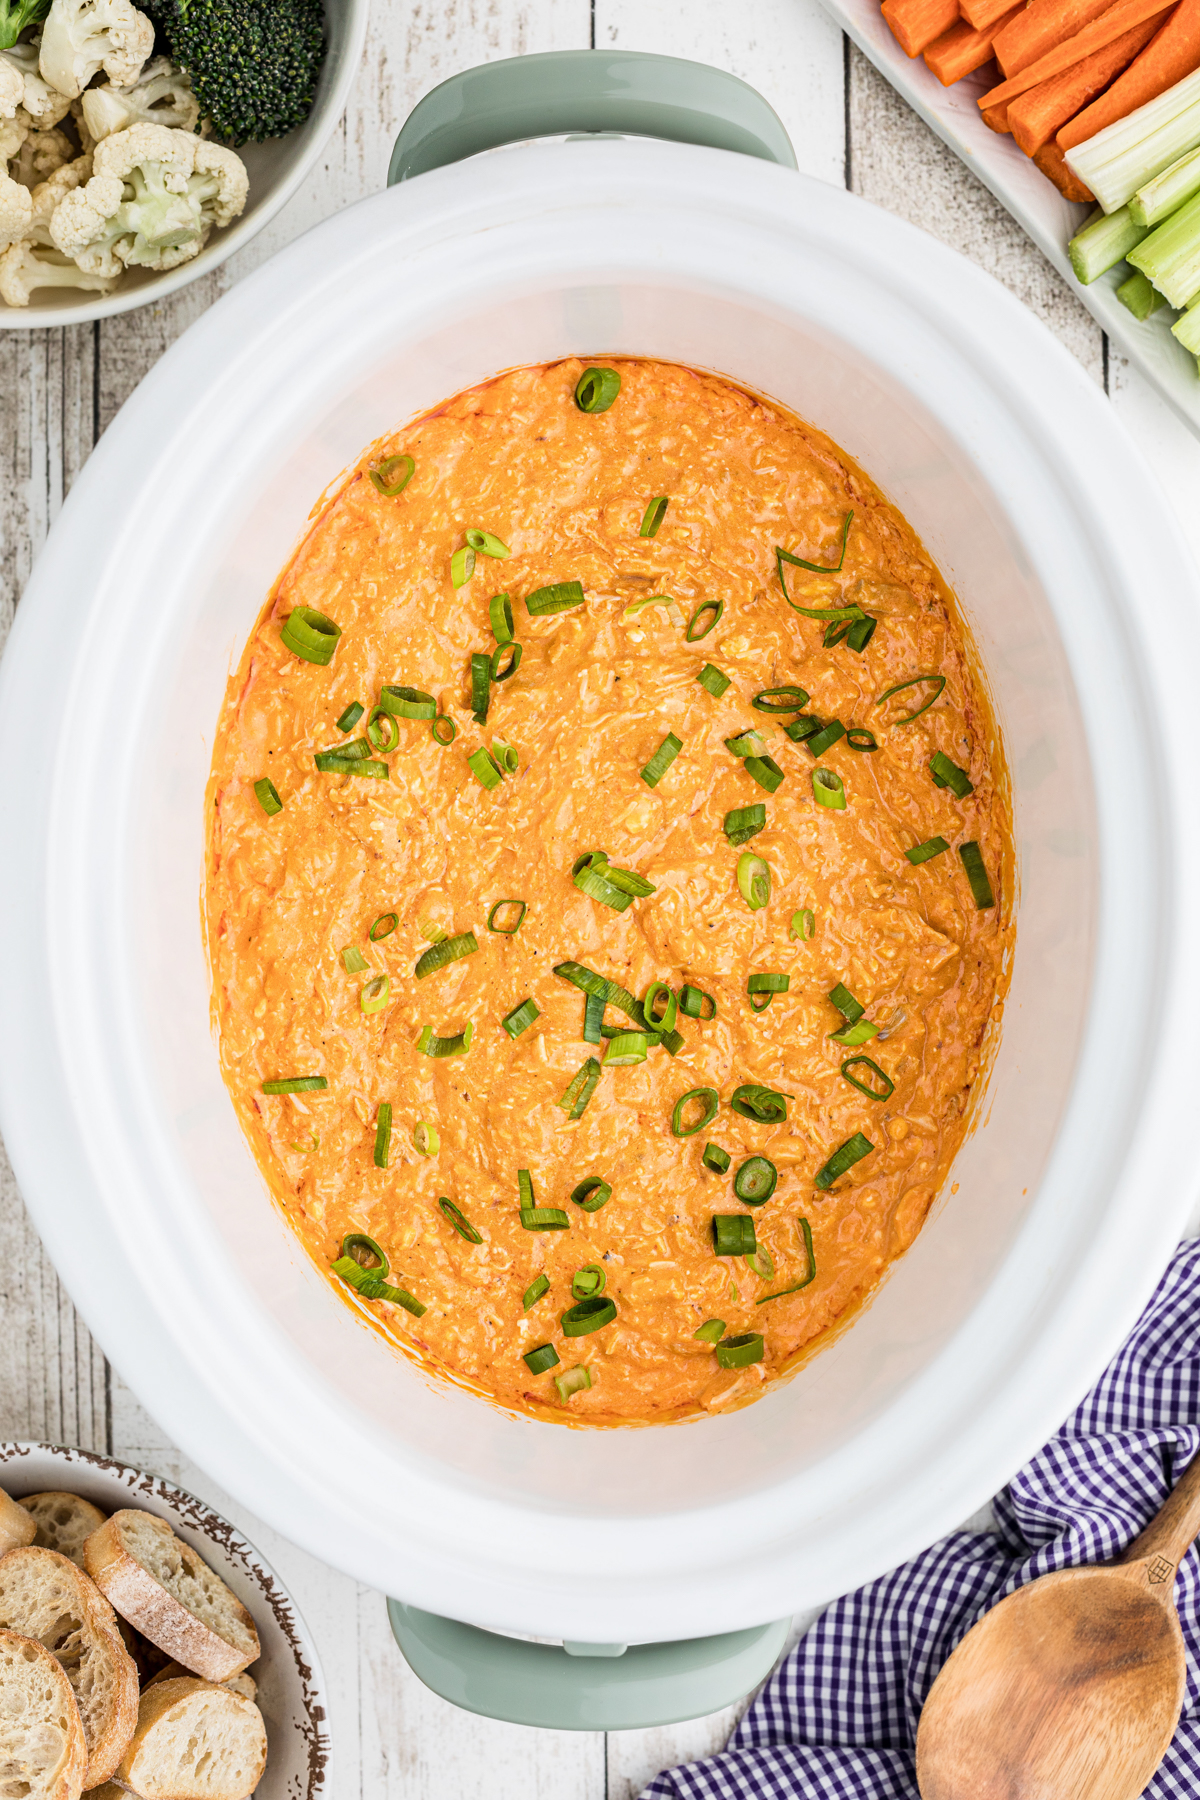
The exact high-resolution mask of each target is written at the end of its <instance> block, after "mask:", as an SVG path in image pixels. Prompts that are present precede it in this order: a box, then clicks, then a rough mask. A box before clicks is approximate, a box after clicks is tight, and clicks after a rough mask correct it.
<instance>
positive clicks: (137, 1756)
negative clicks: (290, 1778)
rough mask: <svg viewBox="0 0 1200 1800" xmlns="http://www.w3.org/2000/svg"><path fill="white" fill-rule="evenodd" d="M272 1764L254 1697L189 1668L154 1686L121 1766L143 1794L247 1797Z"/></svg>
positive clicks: (219, 1799)
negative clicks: (202, 1677)
mask: <svg viewBox="0 0 1200 1800" xmlns="http://www.w3.org/2000/svg"><path fill="white" fill-rule="evenodd" d="M266 1766H267V1732H266V1727H265V1726H264V1724H263V1721H262V1714H261V1713H260V1712H259V1710H258V1708H257V1706H255V1705H254V1703H253V1701H250V1700H244V1699H243V1698H242V1696H241V1695H240V1694H233V1693H230V1691H229V1689H228V1688H226V1687H221V1686H219V1685H218V1684H216V1683H215V1682H211V1681H199V1680H197V1679H196V1678H195V1676H191V1675H185V1676H183V1677H182V1678H181V1679H178V1680H175V1681H158V1682H155V1683H154V1684H153V1686H151V1687H148V1688H147V1689H146V1691H145V1693H144V1694H143V1695H142V1699H141V1704H140V1705H139V1707H138V1722H137V1729H136V1731H135V1732H134V1734H133V1737H132V1739H131V1740H130V1743H129V1747H128V1749H127V1750H126V1752H125V1755H124V1758H123V1759H122V1762H121V1767H120V1769H119V1770H118V1771H117V1778H118V1780H119V1781H122V1782H124V1784H125V1785H126V1786H127V1787H129V1788H131V1789H132V1791H133V1792H134V1793H135V1794H137V1795H139V1796H140V1797H141V1800H246V1797H247V1795H249V1794H252V1793H253V1792H254V1790H255V1788H256V1787H257V1786H258V1783H259V1781H260V1779H261V1777H262V1772H263V1770H264V1769H265V1768H266Z"/></svg>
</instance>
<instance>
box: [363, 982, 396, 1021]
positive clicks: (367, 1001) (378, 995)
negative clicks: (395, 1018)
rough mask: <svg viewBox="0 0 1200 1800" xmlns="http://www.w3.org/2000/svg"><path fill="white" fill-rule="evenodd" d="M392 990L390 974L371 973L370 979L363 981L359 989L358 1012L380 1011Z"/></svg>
mask: <svg viewBox="0 0 1200 1800" xmlns="http://www.w3.org/2000/svg"><path fill="white" fill-rule="evenodd" d="M391 991H392V978H391V976H390V975H373V976H372V977H371V979H370V981H367V982H364V983H363V985H362V987H361V988H360V989H359V995H358V1006H359V1011H360V1012H365V1013H377V1012H382V1011H383V1009H384V1007H385V1006H386V1005H387V1003H388V999H389V996H390V995H391Z"/></svg>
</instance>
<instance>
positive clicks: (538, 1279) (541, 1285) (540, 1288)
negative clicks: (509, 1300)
mask: <svg viewBox="0 0 1200 1800" xmlns="http://www.w3.org/2000/svg"><path fill="white" fill-rule="evenodd" d="M549 1292H550V1277H549V1276H548V1275H535V1276H534V1278H533V1280H532V1281H531V1282H530V1284H529V1286H528V1287H527V1288H526V1289H525V1292H524V1293H523V1294H522V1296H521V1305H522V1307H523V1309H524V1310H525V1311H526V1312H528V1311H529V1309H530V1307H531V1306H533V1305H534V1304H535V1303H536V1302H537V1301H538V1300H540V1299H541V1297H542V1295H543V1294H548V1293H549Z"/></svg>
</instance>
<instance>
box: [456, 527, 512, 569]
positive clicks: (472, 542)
mask: <svg viewBox="0 0 1200 1800" xmlns="http://www.w3.org/2000/svg"><path fill="white" fill-rule="evenodd" d="M466 539H467V543H468V544H469V546H470V548H471V549H472V550H474V551H475V552H476V553H477V555H479V556H492V557H495V558H496V560H497V561H503V559H504V558H505V557H506V556H511V555H512V551H511V550H510V549H509V547H508V545H507V544H502V543H501V542H500V539H499V538H498V537H494V536H493V534H492V533H491V532H490V531H480V530H479V528H478V527H477V526H472V527H471V528H470V529H469V530H468V531H467V533H466Z"/></svg>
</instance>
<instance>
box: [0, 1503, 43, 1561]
mask: <svg viewBox="0 0 1200 1800" xmlns="http://www.w3.org/2000/svg"><path fill="white" fill-rule="evenodd" d="M36 1531H37V1522H36V1520H34V1519H32V1518H31V1517H30V1515H29V1514H28V1513H27V1512H26V1511H25V1508H24V1507H23V1506H22V1505H21V1503H20V1502H19V1501H18V1500H13V1499H12V1498H11V1497H10V1496H9V1495H8V1494H6V1493H5V1491H4V1489H3V1488H0V1556H5V1555H6V1554H7V1553H8V1551H10V1550H19V1549H20V1548H21V1546H22V1545H23V1544H32V1542H33V1539H34V1534H35V1532H36Z"/></svg>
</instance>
